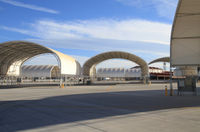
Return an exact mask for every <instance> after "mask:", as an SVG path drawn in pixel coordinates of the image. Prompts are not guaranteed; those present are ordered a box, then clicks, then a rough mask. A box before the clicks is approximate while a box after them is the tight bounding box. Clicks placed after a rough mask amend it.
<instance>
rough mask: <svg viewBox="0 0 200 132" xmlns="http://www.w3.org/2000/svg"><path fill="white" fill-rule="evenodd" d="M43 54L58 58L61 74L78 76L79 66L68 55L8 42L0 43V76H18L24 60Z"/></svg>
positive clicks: (35, 45)
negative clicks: (50, 54)
mask: <svg viewBox="0 0 200 132" xmlns="http://www.w3.org/2000/svg"><path fill="white" fill-rule="evenodd" d="M44 53H52V54H53V55H55V56H56V58H58V63H59V67H60V69H61V74H74V75H77V74H80V73H77V71H78V70H77V69H80V64H79V65H78V64H77V63H78V62H77V61H76V60H75V59H74V58H72V57H70V56H68V55H65V54H63V53H60V52H58V51H55V50H53V49H50V48H47V47H44V46H42V45H39V44H36V43H32V42H27V41H9V42H4V43H0V75H1V76H5V75H7V74H9V75H15V76H18V75H19V71H20V70H19V69H20V66H21V65H22V64H23V63H24V62H25V61H26V60H28V59H30V58H32V57H34V56H36V55H40V54H44ZM79 71H80V70H79Z"/></svg>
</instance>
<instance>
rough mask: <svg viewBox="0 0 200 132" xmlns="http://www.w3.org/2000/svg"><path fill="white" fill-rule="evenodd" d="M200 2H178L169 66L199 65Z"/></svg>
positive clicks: (199, 0)
mask: <svg viewBox="0 0 200 132" xmlns="http://www.w3.org/2000/svg"><path fill="white" fill-rule="evenodd" d="M199 25H200V0H179V4H178V7H177V11H176V15H175V19H174V23H173V28H172V34H171V52H170V56H171V66H186V65H200V59H199V58H200V26H199Z"/></svg>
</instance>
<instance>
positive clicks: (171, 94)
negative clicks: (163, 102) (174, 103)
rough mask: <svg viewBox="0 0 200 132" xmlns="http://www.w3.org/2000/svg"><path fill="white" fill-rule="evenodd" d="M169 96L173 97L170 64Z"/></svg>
mask: <svg viewBox="0 0 200 132" xmlns="http://www.w3.org/2000/svg"><path fill="white" fill-rule="evenodd" d="M170 96H173V85H172V68H171V63H170Z"/></svg>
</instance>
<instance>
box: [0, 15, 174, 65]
mask: <svg viewBox="0 0 200 132" xmlns="http://www.w3.org/2000/svg"><path fill="white" fill-rule="evenodd" d="M0 28H1V29H4V30H8V31H14V32H18V33H21V34H26V35H28V36H30V37H29V38H27V39H26V40H28V41H33V42H36V43H39V44H43V45H45V46H47V47H51V48H60V49H62V50H63V51H64V50H65V49H80V50H86V52H88V50H89V51H97V52H99V53H100V52H106V51H125V52H130V53H133V54H135V55H138V56H140V57H142V58H143V59H145V60H147V61H151V60H152V59H156V58H158V57H164V56H169V40H170V30H171V25H169V24H165V23H160V22H152V21H147V20H135V19H129V20H111V19H109V20H107V19H103V20H102V19H101V20H85V21H67V22H56V21H52V20H51V21H50V20H49V21H48V20H40V21H37V22H35V23H32V24H30V27H28V29H26V30H24V29H18V28H12V27H5V26H2V27H0ZM83 55H85V56H88V54H87V53H85V54H83ZM82 60H86V58H85V59H84V58H82V59H80V61H82ZM81 63H82V62H81Z"/></svg>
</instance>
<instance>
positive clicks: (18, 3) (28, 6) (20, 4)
mask: <svg viewBox="0 0 200 132" xmlns="http://www.w3.org/2000/svg"><path fill="white" fill-rule="evenodd" d="M0 2H4V3H7V4H10V5H14V6H18V7H23V8H27V9H31V10H36V11H42V12H47V13H52V14H58V13H59V12H58V11H56V10H52V9H48V8H45V7H40V6H36V5H30V4H25V3H22V2H18V1H14V0H0Z"/></svg>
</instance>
